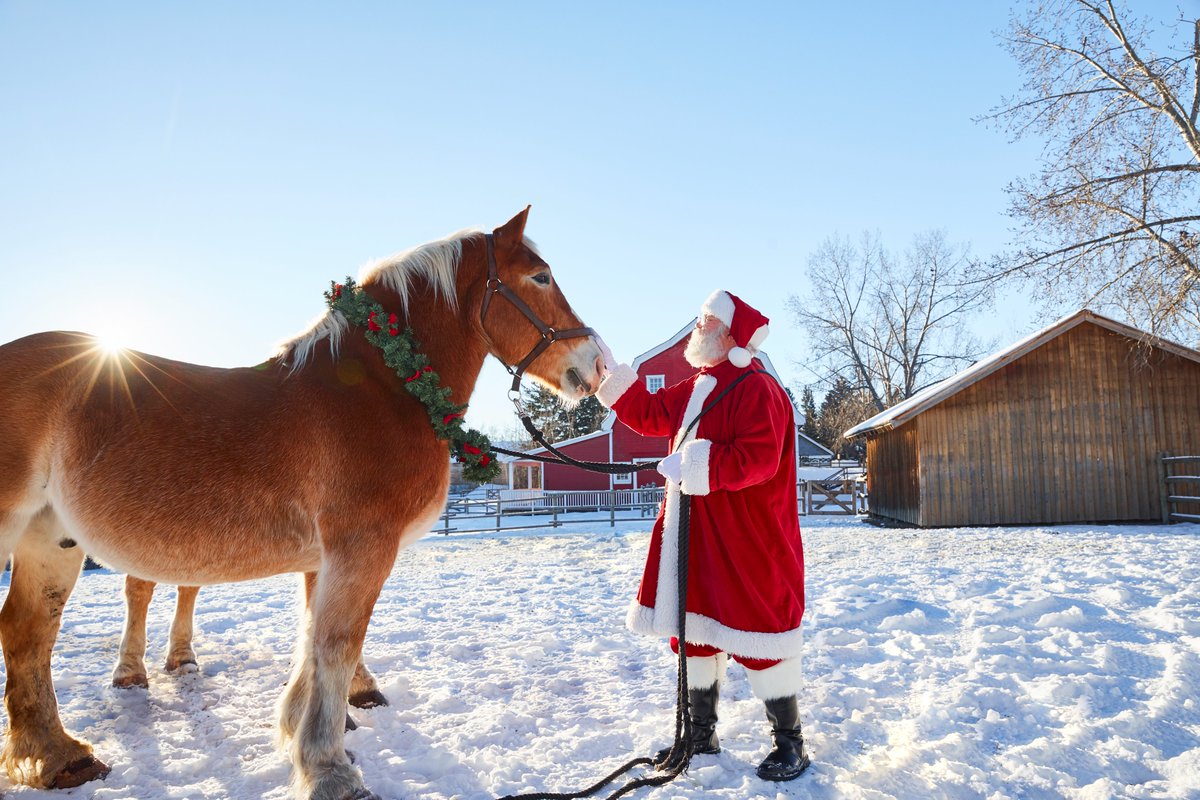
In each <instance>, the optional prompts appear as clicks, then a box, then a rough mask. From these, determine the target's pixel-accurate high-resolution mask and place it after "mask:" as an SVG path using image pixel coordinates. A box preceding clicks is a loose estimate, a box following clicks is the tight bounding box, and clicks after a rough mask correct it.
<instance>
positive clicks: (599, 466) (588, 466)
mask: <svg viewBox="0 0 1200 800" xmlns="http://www.w3.org/2000/svg"><path fill="white" fill-rule="evenodd" d="M755 374H759V375H769V374H770V373H768V372H767V371H766V370H761V369H755V370H750V371H749V372H743V373H742V374H741V375H739V376H738V377H737V378H736V379H735V380H734V381H733V383H731V384H729V385H728V386H726V387H725V388H724V389H722V390H721V393H720V394H718V395H717V396H716V397H715V398H714V399H713V400H712V402H710V403H709V404H708V405H706V406H705V407H704V408H703V409H701V410H700V413H699V414H697V415H696V417H695V419H693V420H692V421H691V422H690V423H688V426H687V428H685V429H684V431H683V436H680V437H679V441H680V442H682V441H683V440H685V439H686V438H687V435H688V434H689V433H691V432H692V428H694V427H696V425H697V423H699V422H700V418H701V417H703V416H704V415H705V414H707V413H708V412H709V411H711V410H712V407H713V406H715V405H716V404H717V403H718V402H720V400H721V398H722V397H724V396H725V395H727V394H729V392H731V391H732V390H733V387H735V386H737V385H738V384H739V383H741V382H742V381H744V380H746V378H749V377H750V376H751V375H755ZM517 416H518V417H519V418H520V420H521V424H522V425H524V426H525V430H527V431H528V432H529V435H530V436H532V437H533V440H534V441H535V442H537V443H538V444H539V445H541V446H542V447H543V448H545V450H547V451H548V452H550V453H553V454H554V457H553V458H552V457H550V456H538V455H533V454H530V453H523V452H521V451H519V450H508V449H506V448H504V447H495V446H493V447H492V450H493V451H495V452H497V453H503V454H504V455H506V456H517V457H518V458H524V459H529V460H530V461H540V462H542V463H543V464H570V465H571V466H573V467H578V468H580V469H585V470H587V471H589V472H600V473H604V474H607V475H628V474H629V473H631V472H651V471H653V470H655V469H658V465H659V463H661V461H662V459H659V460H658V461H643V462H640V463H637V464H621V463H617V464H613V463H610V462H607V461H579V460H577V459H575V458H572V457H571V456H569V455H567V454H566V453H564V452H563V451H561V450H559V449H558V448H557V447H555V446H554V445H552V444H550V443H549V442H547V441H546V437H545V435H544V434H543V433H542V432H541V431H540V430H538V427H537V425H536V424H534V421H533V420H532V419H530V417H529V415H528V414H526V413H524V411H518V413H517Z"/></svg>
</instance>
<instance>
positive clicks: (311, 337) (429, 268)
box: [275, 228, 479, 370]
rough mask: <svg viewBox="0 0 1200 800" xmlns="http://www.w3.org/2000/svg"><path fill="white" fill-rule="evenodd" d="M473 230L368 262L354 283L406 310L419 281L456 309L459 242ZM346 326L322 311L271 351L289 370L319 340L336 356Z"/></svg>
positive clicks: (474, 231)
mask: <svg viewBox="0 0 1200 800" xmlns="http://www.w3.org/2000/svg"><path fill="white" fill-rule="evenodd" d="M477 233H479V231H478V230H477V229H475V228H469V229H467V230H462V231H459V232H457V233H453V234H451V235H449V236H447V237H446V238H444V239H438V240H437V241H434V242H428V243H427V244H423V245H419V246H418V247H414V248H412V249H411V250H406V251H404V252H403V253H398V254H396V255H393V256H388V257H387V258H381V259H379V260H377V261H372V262H369V263H367V264H366V265H364V266H363V268H362V269H361V270H360V271H359V278H358V283H359V285H360V286H364V287H369V286H382V287H384V288H387V289H391V290H392V291H394V292H395V293H396V294H398V295H400V302H401V308H402V310H403V311H404V312H407V311H408V298H409V294H410V291H411V289H412V287H413V285H414V284H415V283H416V282H418V281H423V282H424V283H426V284H427V285H429V286H430V287H431V288H432V289H433V294H434V297H435V298H437V299H439V300H441V301H442V302H444V303H446V305H447V306H449V308H450V310H451V311H454V310H457V308H458V294H457V292H456V291H455V285H454V279H455V276H456V274H457V273H458V264H459V261H460V260H461V259H462V243H463V240H464V239H466V238H468V237H470V236H474V235H476V234H477ZM348 326H349V323H348V322H347V320H346V318H345V317H344V316H342V314H341V313H340V312H337V311H333V310H329V311H326V312H325V313H324V314H322V315H321V316H319V317H317V318H316V319H315V320H313V322H312V324H311V325H309V326H308V328H307V329H305V330H304V332H303V333H301V334H299V335H298V336H294V337H292V338H291V339H288V340H286V341H284V342H281V343H280V344H279V345H278V346H277V348H276V350H275V358H278V359H281V360H282V361H283V362H284V363H285V364H287V365H288V366H290V367H291V368H292V369H293V370H296V369H299V368H300V367H302V366H304V364H305V363H306V362H307V361H308V359H309V357H310V356H311V355H312V351H313V348H315V347H316V345H317V343H318V342H320V341H321V340H322V339H329V346H330V349H331V350H332V352H333V355H334V358H336V357H337V352H338V345H339V344H340V343H341V338H342V333H343V332H344V331H345V330H346V328H347V327H348Z"/></svg>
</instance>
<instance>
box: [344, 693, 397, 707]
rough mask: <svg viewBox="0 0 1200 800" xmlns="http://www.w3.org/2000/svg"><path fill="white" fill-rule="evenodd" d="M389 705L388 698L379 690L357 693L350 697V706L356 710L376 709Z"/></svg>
mask: <svg viewBox="0 0 1200 800" xmlns="http://www.w3.org/2000/svg"><path fill="white" fill-rule="evenodd" d="M387 704H388V701H387V698H386V697H384V696H383V692H381V691H379V690H378V689H372V690H370V691H369V692H355V693H354V694H352V695H350V705H352V706H354V707H355V708H375V707H376V706H386V705H387Z"/></svg>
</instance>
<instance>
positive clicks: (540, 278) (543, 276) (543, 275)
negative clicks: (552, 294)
mask: <svg viewBox="0 0 1200 800" xmlns="http://www.w3.org/2000/svg"><path fill="white" fill-rule="evenodd" d="M533 279H534V280H535V281H537V282H538V283H540V284H541V285H542V286H549V285H550V273H549V272H539V273H538V274H537V275H534V276H533Z"/></svg>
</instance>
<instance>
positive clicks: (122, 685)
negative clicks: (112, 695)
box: [112, 672, 150, 689]
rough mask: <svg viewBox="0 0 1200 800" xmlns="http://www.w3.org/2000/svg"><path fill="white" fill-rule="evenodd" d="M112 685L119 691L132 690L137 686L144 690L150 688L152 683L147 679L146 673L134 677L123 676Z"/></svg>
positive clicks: (114, 680) (114, 679) (115, 679)
mask: <svg viewBox="0 0 1200 800" xmlns="http://www.w3.org/2000/svg"><path fill="white" fill-rule="evenodd" d="M112 685H113V686H115V687H116V688H118V689H132V688H133V687H135V686H140V687H141V688H143V689H149V688H150V681H149V679H147V678H146V673H144V672H143V673H138V674H134V675H122V676H121V677H119V678H113V682H112Z"/></svg>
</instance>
